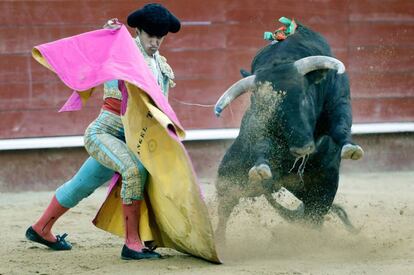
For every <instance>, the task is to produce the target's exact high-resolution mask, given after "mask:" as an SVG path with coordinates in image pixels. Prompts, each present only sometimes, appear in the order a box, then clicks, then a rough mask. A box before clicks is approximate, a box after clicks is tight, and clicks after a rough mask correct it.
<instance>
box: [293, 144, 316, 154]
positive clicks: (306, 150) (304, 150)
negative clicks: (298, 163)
mask: <svg viewBox="0 0 414 275" xmlns="http://www.w3.org/2000/svg"><path fill="white" fill-rule="evenodd" d="M313 152H315V143H314V142H313V141H311V142H309V143H308V144H306V145H305V146H302V147H291V148H290V153H291V154H292V155H293V156H295V157H303V156H305V155H309V154H312V153H313Z"/></svg>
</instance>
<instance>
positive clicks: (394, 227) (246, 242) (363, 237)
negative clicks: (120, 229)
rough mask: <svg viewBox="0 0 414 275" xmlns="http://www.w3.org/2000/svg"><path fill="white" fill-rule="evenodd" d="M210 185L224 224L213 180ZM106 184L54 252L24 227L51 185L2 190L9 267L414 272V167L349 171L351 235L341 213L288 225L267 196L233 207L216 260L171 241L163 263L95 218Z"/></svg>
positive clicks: (29, 270) (72, 218) (345, 200)
mask: <svg viewBox="0 0 414 275" xmlns="http://www.w3.org/2000/svg"><path fill="white" fill-rule="evenodd" d="M202 188H203V189H204V192H205V194H206V197H207V205H208V207H209V209H210V210H211V215H212V219H213V224H215V222H216V218H215V211H216V209H215V208H216V203H215V200H214V186H213V184H212V181H209V180H203V181H202ZM105 191H106V190H105V189H100V190H98V191H97V192H95V193H94V194H93V195H92V196H91V197H89V198H88V199H86V200H84V201H83V202H81V203H80V204H79V205H78V206H77V207H76V208H74V209H72V210H71V211H70V212H68V213H67V214H66V215H65V216H64V217H63V218H62V219H60V220H59V222H58V223H57V224H56V226H55V233H56V234H57V233H63V232H67V233H69V236H68V239H69V240H70V241H71V242H72V243H73V246H74V247H73V249H72V250H71V251H64V252H54V251H51V250H48V249H46V248H45V247H42V246H40V245H36V244H34V243H31V242H29V241H27V240H26V239H25V237H24V232H25V230H26V228H27V227H28V226H29V225H30V224H31V223H32V222H33V221H35V220H36V219H37V218H38V217H39V216H40V214H41V212H42V211H43V209H44V208H45V207H46V205H47V203H48V202H49V200H50V198H51V196H52V194H53V193H52V192H27V193H18V194H12V193H6V194H4V193H3V194H0V217H1V223H2V224H1V226H0V275H1V274H216V275H217V274H284V275H285V274H394V275H397V274H398V275H399V274H414V172H402V173H376V174H345V175H342V178H341V183H340V189H339V191H338V196H337V198H336V202H337V203H339V204H341V205H343V206H344V207H345V209H347V211H348V214H349V215H350V217H351V219H352V221H353V222H354V224H355V225H356V226H357V227H359V228H361V231H360V233H359V234H357V235H352V234H349V233H347V232H346V231H345V229H344V227H343V226H342V225H341V224H340V222H339V221H338V220H337V218H336V217H334V216H328V217H327V221H326V223H325V226H324V228H323V230H322V231H315V230H312V229H305V228H303V227H301V226H299V225H297V224H288V223H287V222H285V221H283V220H282V219H281V218H280V217H279V216H278V215H277V213H275V212H274V210H273V209H272V208H271V207H270V206H269V205H268V204H267V203H266V202H265V200H264V199H263V198H258V199H256V200H255V201H252V200H244V201H242V202H241V203H240V205H239V206H238V207H237V208H236V209H235V211H234V213H233V215H232V217H231V219H230V221H229V227H228V231H227V239H228V243H227V247H226V248H221V249H220V255H221V258H222V259H223V261H224V264H222V265H214V264H210V263H208V262H205V261H203V260H199V259H196V258H193V257H190V256H187V255H183V254H180V253H178V252H175V251H173V250H170V249H165V248H164V249H159V251H160V252H161V253H162V254H164V255H166V257H165V259H162V260H158V261H123V260H121V259H120V250H121V247H122V244H123V242H122V239H120V238H118V237H114V236H111V235H110V234H108V233H106V232H103V231H101V230H99V229H97V228H95V227H94V226H93V225H92V223H91V220H92V218H93V217H94V215H95V213H96V211H97V209H98V208H99V206H100V204H101V202H102V200H103V198H104V196H105Z"/></svg>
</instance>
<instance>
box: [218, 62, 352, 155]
mask: <svg viewBox="0 0 414 275" xmlns="http://www.w3.org/2000/svg"><path fill="white" fill-rule="evenodd" d="M327 69H334V70H336V71H337V73H338V74H342V73H344V72H345V66H344V65H343V63H342V62H341V61H339V60H337V59H335V58H332V57H329V56H309V57H305V58H302V59H300V60H297V61H295V62H293V63H289V64H282V65H277V66H275V65H272V64H269V66H266V67H264V68H260V69H257V70H256V72H255V74H254V75H251V76H248V77H246V78H243V79H241V80H239V81H238V82H236V83H234V84H233V85H232V86H231V87H230V88H229V89H227V91H225V92H224V94H223V95H222V96H221V97H220V99H219V100H218V101H217V103H216V105H215V113H216V115H217V116H219V115H220V114H221V112H222V111H223V109H224V108H226V107H227V106H228V105H229V104H230V103H231V102H232V101H233V100H234V99H236V98H237V97H238V96H240V95H242V94H243V93H245V92H247V91H251V92H252V93H253V94H252V107H251V109H252V110H253V115H254V116H256V121H260V122H261V123H263V127H264V128H266V127H267V129H268V127H280V128H279V129H280V130H282V131H283V134H284V136H285V140H286V142H287V145H288V146H289V149H290V152H291V153H292V155H294V156H295V157H301V156H305V155H308V154H310V153H312V152H314V150H315V143H314V138H313V136H314V129H315V124H316V119H317V111H316V110H317V108H316V102H315V100H316V98H317V97H315V95H312V93H315V91H316V90H317V89H315V88H313V89H311V88H310V87H312V86H314V84H315V82H317V81H319V80H320V75H324V74H323V72H326V71H327ZM321 72H322V73H321ZM319 73H320V74H319ZM317 75H319V77H318V76H317Z"/></svg>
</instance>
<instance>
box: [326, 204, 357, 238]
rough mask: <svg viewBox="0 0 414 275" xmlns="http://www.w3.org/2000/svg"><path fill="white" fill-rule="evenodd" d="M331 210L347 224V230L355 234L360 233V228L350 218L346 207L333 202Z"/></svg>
mask: <svg viewBox="0 0 414 275" xmlns="http://www.w3.org/2000/svg"><path fill="white" fill-rule="evenodd" d="M331 211H332V212H333V213H334V214H336V215H337V216H338V218H339V219H340V220H341V221H342V223H343V224H344V225H345V228H346V230H348V231H349V232H351V233H353V234H358V233H359V231H360V229H357V228H356V227H355V226H354V225H353V224H352V223H351V221H350V220H349V217H348V214H347V213H346V211H345V209H344V208H343V207H342V206H339V205H338V204H335V203H334V204H332V206H331Z"/></svg>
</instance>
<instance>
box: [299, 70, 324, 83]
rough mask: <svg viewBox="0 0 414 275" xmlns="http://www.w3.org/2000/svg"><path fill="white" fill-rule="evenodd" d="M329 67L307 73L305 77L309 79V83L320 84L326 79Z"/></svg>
mask: <svg viewBox="0 0 414 275" xmlns="http://www.w3.org/2000/svg"><path fill="white" fill-rule="evenodd" d="M328 71H329V70H328V69H321V70H315V71H311V72H309V73H307V74H306V75H305V77H306V78H307V79H308V82H309V83H313V84H318V83H319V82H321V81H322V80H324V79H325V77H326V75H327V74H328Z"/></svg>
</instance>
